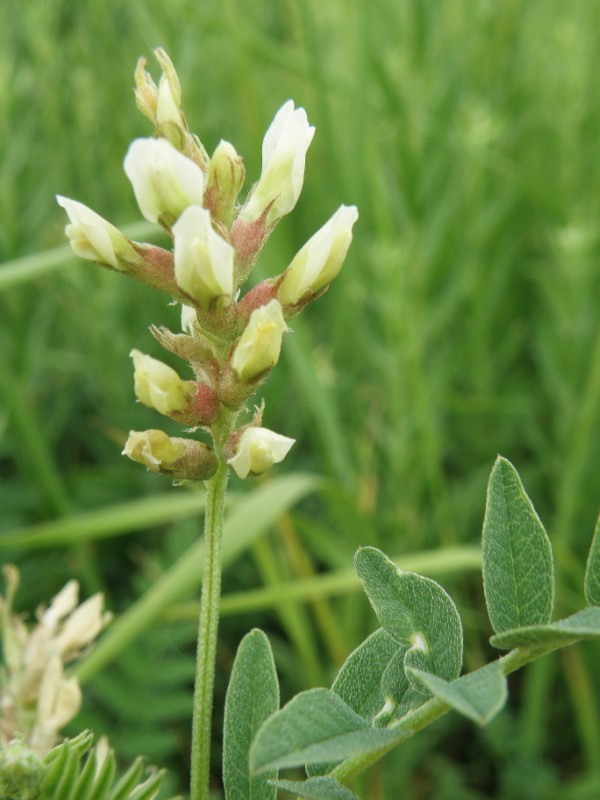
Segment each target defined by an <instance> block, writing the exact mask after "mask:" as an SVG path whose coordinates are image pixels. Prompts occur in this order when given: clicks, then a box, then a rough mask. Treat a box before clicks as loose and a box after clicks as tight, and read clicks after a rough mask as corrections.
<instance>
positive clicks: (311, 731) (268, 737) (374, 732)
mask: <svg viewBox="0 0 600 800" xmlns="http://www.w3.org/2000/svg"><path fill="white" fill-rule="evenodd" d="M396 739H398V734H397V733H395V732H394V731H386V730H378V729H374V728H371V727H370V726H369V724H368V722H367V721H366V720H364V719H363V718H362V717H360V716H359V715H358V714H356V712H354V711H353V710H352V709H351V708H350V706H348V705H346V703H344V701H343V700H341V699H340V698H339V697H338V696H337V695H336V694H334V692H332V691H330V690H328V689H309V690H308V691H307V692H302V693H300V694H299V695H296V697H294V698H293V699H292V700H290V702H289V703H287V704H286V705H285V706H284V707H283V708H282V709H281V711H278V712H277V713H276V714H274V715H273V716H272V717H270V718H269V719H268V720H267V721H266V722H265V724H264V725H263V726H262V727H261V729H260V731H259V733H258V735H257V736H256V738H255V739H254V743H253V745H252V749H251V751H250V766H251V769H252V770H253V771H256V772H259V771H263V770H269V769H282V768H284V767H295V766H300V765H302V764H318V763H320V762H323V761H341V760H342V759H345V758H351V757H353V756H357V755H363V754H365V753H370V752H372V751H376V750H379V749H380V748H381V747H382V746H386V745H388V744H390V742H393V741H395V740H396Z"/></svg>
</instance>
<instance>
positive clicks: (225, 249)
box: [173, 206, 235, 308]
mask: <svg viewBox="0 0 600 800" xmlns="http://www.w3.org/2000/svg"><path fill="white" fill-rule="evenodd" d="M173 237H174V241H175V280H176V281H177V283H178V285H179V286H180V287H181V288H182V289H183V290H184V292H186V293H187V294H189V296H190V297H191V298H192V299H193V300H195V301H196V302H197V303H198V304H199V305H200V306H202V307H203V308H209V307H210V306H211V305H212V304H213V303H215V304H216V305H217V307H221V308H224V307H225V306H228V305H229V304H230V303H231V298H232V296H233V292H234V289H235V286H234V263H233V260H234V251H233V247H232V246H231V245H230V244H229V243H228V242H226V241H225V240H224V239H223V238H222V237H221V236H219V234H218V233H216V232H215V230H214V229H213V227H212V224H211V220H210V213H209V212H208V211H207V210H206V209H205V208H200V206H189V207H188V208H186V210H185V211H184V212H183V214H182V215H181V216H180V218H179V219H178V220H177V222H176V223H175V225H173Z"/></svg>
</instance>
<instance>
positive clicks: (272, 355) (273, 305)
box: [231, 300, 287, 383]
mask: <svg viewBox="0 0 600 800" xmlns="http://www.w3.org/2000/svg"><path fill="white" fill-rule="evenodd" d="M286 330H287V326H286V324H285V320H284V318H283V312H282V309H281V304H280V303H279V301H278V300H271V302H269V303H267V304H266V305H264V306H260V307H259V308H257V309H256V310H255V311H253V312H252V314H251V316H250V321H249V322H248V325H247V326H246V328H245V329H244V332H243V333H242V335H241V336H240V338H239V340H238V343H237V345H236V347H235V350H234V351H233V356H232V358H231V367H232V369H233V371H234V372H235V373H236V375H237V377H238V378H239V380H240V381H242V383H248V382H250V381H252V380H254V379H255V378H258V377H259V376H260V375H262V374H263V373H265V372H266V371H267V370H269V369H271V368H272V367H274V366H275V364H276V363H277V361H278V360H279V354H280V352H281V340H282V337H283V334H284V333H285V332H286Z"/></svg>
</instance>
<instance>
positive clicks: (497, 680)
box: [411, 661, 507, 725]
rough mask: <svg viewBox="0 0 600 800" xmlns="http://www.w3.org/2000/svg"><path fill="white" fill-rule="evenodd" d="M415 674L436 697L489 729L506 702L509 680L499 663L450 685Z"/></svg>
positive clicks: (426, 673) (424, 674)
mask: <svg viewBox="0 0 600 800" xmlns="http://www.w3.org/2000/svg"><path fill="white" fill-rule="evenodd" d="M411 673H412V675H413V676H414V677H415V678H417V680H419V681H421V682H422V683H423V685H424V686H425V687H426V688H427V689H428V690H429V691H430V692H431V694H432V695H434V696H435V697H439V699H440V700H443V701H444V702H445V703H448V705H449V706H452V708H454V709H455V710H456V711H458V712H459V713H461V714H464V716H465V717H468V718H469V719H472V720H473V722H476V723H477V724H478V725H486V724H487V723H488V722H489V721H490V720H491V719H492V718H493V717H494V716H495V715H496V714H497V713H498V711H500V709H501V708H502V706H503V705H504V703H505V702H506V696H507V689H506V678H505V677H504V675H503V673H502V669H501V668H500V665H499V664H498V662H497V661H494V662H492V663H491V664H486V665H485V667H481V669H477V670H475V671H474V672H470V673H469V674H468V675H462V676H461V677H460V678H457V679H456V680H455V681H452V682H450V683H449V682H448V681H445V680H443V679H442V678H438V677H437V676H436V675H430V674H429V673H428V672H423V671H422V670H418V669H411Z"/></svg>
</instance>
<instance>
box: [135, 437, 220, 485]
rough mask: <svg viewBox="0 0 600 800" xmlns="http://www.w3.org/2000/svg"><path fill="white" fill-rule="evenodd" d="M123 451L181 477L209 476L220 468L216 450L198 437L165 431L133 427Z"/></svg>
mask: <svg viewBox="0 0 600 800" xmlns="http://www.w3.org/2000/svg"><path fill="white" fill-rule="evenodd" d="M123 455H125V456H128V457H129V458H131V459H132V460H133V461H137V462H139V463H140V464H143V465H144V466H145V467H146V469H148V470H150V472H162V473H163V474H164V475H169V476H171V477H173V478H176V479H179V480H206V479H207V478H210V477H211V476H212V475H213V474H214V473H215V471H216V468H217V462H216V458H215V454H214V451H213V450H211V448H210V447H207V445H205V444H203V443H202V442H197V441H196V440H195V439H182V438H179V437H170V436H167V434H166V433H165V432H164V431H160V430H149V431H130V432H129V437H128V439H127V442H126V443H125V448H124V450H123Z"/></svg>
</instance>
